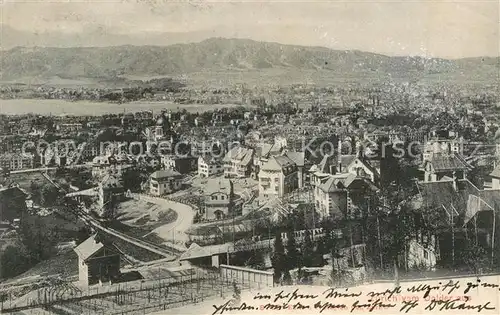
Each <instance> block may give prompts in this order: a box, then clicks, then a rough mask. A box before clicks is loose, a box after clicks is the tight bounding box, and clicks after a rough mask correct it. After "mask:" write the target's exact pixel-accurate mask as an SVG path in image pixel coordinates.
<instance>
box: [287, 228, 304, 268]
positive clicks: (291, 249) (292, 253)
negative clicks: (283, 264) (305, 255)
mask: <svg viewBox="0 0 500 315" xmlns="http://www.w3.org/2000/svg"><path fill="white" fill-rule="evenodd" d="M286 259H287V269H288V270H291V269H294V268H297V267H300V266H301V265H302V262H301V261H300V260H301V257H300V253H299V250H298V248H297V242H296V241H295V233H294V231H291V232H289V233H288V241H287V243H286Z"/></svg>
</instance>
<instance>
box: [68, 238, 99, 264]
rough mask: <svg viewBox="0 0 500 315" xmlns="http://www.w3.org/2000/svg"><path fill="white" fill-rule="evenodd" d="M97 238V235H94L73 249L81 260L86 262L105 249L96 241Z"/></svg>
mask: <svg viewBox="0 0 500 315" xmlns="http://www.w3.org/2000/svg"><path fill="white" fill-rule="evenodd" d="M95 237H96V234H94V235H92V236H91V237H89V238H88V239H86V240H85V241H83V242H82V243H81V244H80V245H78V246H77V247H75V248H74V249H73V250H74V251H75V252H76V254H77V255H78V258H79V259H81V260H83V261H86V260H88V259H89V258H90V257H92V256H93V255H94V254H95V253H97V252H98V251H99V250H100V249H101V248H103V247H104V245H103V244H102V243H101V242H97V241H96V239H95Z"/></svg>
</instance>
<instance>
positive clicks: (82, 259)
mask: <svg viewBox="0 0 500 315" xmlns="http://www.w3.org/2000/svg"><path fill="white" fill-rule="evenodd" d="M74 251H75V252H76V254H77V256H78V280H79V282H80V285H81V286H84V287H88V286H90V285H94V284H98V283H101V284H102V283H106V282H107V283H112V282H115V281H117V280H118V279H119V277H120V254H119V250H118V249H117V248H116V247H114V246H113V245H111V244H106V245H104V244H103V243H101V242H100V241H98V240H97V239H96V235H92V236H91V237H89V238H88V239H86V240H85V241H83V242H82V243H81V244H80V245H78V246H77V247H75V248H74Z"/></svg>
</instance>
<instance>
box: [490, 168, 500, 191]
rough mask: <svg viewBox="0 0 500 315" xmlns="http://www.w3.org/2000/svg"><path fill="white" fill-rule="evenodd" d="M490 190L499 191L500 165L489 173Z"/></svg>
mask: <svg viewBox="0 0 500 315" xmlns="http://www.w3.org/2000/svg"><path fill="white" fill-rule="evenodd" d="M490 177H491V189H500V165H499V166H497V167H496V168H495V169H494V170H493V172H491V173H490Z"/></svg>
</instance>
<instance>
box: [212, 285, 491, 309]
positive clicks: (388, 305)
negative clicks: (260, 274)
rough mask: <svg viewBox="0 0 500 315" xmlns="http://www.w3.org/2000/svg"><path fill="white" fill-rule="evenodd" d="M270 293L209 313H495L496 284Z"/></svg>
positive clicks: (299, 289) (286, 289)
mask: <svg viewBox="0 0 500 315" xmlns="http://www.w3.org/2000/svg"><path fill="white" fill-rule="evenodd" d="M273 289H274V290H270V292H272V293H267V292H266V293H264V292H257V293H255V292H252V294H251V295H249V296H247V297H245V298H242V299H241V300H240V299H238V300H236V299H229V300H227V301H226V302H225V303H222V304H220V305H213V309H212V314H213V315H216V314H228V313H231V314H234V313H237V312H243V313H247V312H262V311H267V312H272V313H274V312H284V311H286V312H299V311H304V313H305V314H306V313H307V314H311V313H318V314H321V313H328V312H332V311H335V312H340V313H356V312H357V313H359V312H371V313H386V314H393V313H404V314H406V313H414V314H420V313H426V312H444V311H449V312H453V313H462V314H470V313H494V314H498V312H499V311H498V309H497V307H498V306H497V305H496V302H495V301H498V294H500V286H499V285H498V284H496V283H487V282H482V281H481V280H480V279H477V280H474V281H462V282H461V281H460V280H449V281H431V282H429V283H427V282H421V283H415V282H413V283H411V285H409V284H401V285H399V286H395V285H394V284H389V283H388V284H384V285H380V284H377V285H368V286H365V287H359V288H356V287H354V288H328V289H326V290H324V289H320V290H318V288H315V287H295V288H290V287H283V288H273Z"/></svg>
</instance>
